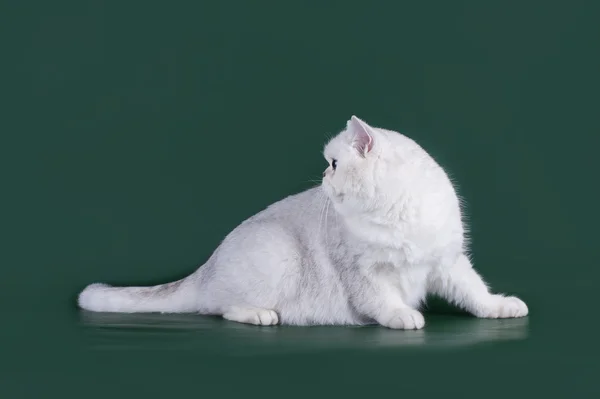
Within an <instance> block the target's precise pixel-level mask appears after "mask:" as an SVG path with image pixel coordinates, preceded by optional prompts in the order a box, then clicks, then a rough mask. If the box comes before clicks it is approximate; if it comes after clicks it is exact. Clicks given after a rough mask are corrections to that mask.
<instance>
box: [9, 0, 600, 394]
mask: <svg viewBox="0 0 600 399" xmlns="http://www.w3.org/2000/svg"><path fill="white" fill-rule="evenodd" d="M599 11H600V3H599V2H597V1H568V2H567V1H563V2H559V1H544V2H542V1H539V2H534V1H521V2H506V1H502V2H500V1H470V2H466V1H436V2H433V1H423V2H417V1H410V2H400V1H397V2H392V1H386V2H375V1H373V2H366V1H363V2H359V1H337V2H331V1H321V2H317V1H314V2H308V1H286V2H283V1H279V2H275V1H271V2H264V1H219V2H217V1H204V2H195V1H188V2H182V1H179V2H177V1H174V2H158V1H144V2H142V1H137V2H136V1H128V2H127V1H113V2H109V1H81V0H80V1H45V2H44V1H37V2H28V1H20V2H18V1H7V2H3V3H2V5H1V6H0V15H1V16H2V19H3V21H2V24H0V38H1V39H0V40H2V62H1V67H0V68H1V69H2V74H1V76H2V77H1V78H0V79H2V92H1V93H2V94H1V98H2V101H3V103H4V105H3V106H2V107H1V111H0V112H1V114H2V117H1V118H0V128H1V142H0V151H1V157H0V159H1V160H0V162H1V165H0V166H1V170H2V172H1V173H2V196H1V200H0V201H1V202H2V206H1V209H2V214H1V215H0V216H1V225H2V234H3V239H2V250H1V251H0V252H1V263H0V270H1V273H2V275H1V276H0V299H1V302H0V306H1V308H0V310H1V311H2V319H1V322H0V345H1V348H0V349H1V351H0V396H1V397H2V398H7V399H9V398H45V397H54V396H57V397H59V396H60V397H68V398H71V397H73V398H75V397H86V398H96V397H98V398H99V397H109V396H110V397H168V398H172V397H183V395H185V397H203V398H206V397H210V398H213V397H214V398H219V397H241V395H248V396H251V397H254V396H259V395H260V396H268V397H290V396H291V397H314V396H316V397H324V396H331V397H338V396H335V395H340V396H339V397H342V395H343V396H353V395H356V396H363V397H366V395H372V394H374V395H377V396H379V395H385V396H386V397H404V396H405V395H413V394H419V395H421V396H422V395H428V394H432V395H435V394H449V393H452V394H460V395H461V396H462V397H477V398H481V397H494V398H495V397H503V398H506V397H524V396H531V395H536V396H538V395H539V396H545V397H550V396H556V397H573V398H581V397H592V396H594V395H596V394H598V393H599V392H600V388H599V387H598V372H599V371H600V367H599V363H598V354H600V350H599V349H600V345H599V344H598V326H599V324H598V322H597V317H598V316H597V311H598V308H597V306H596V303H597V296H596V295H595V291H596V289H597V284H598V280H599V278H600V271H599V270H600V269H599V266H598V263H599V262H598V261H599V256H598V250H597V248H598V244H597V240H598V234H597V232H598V225H599V218H598V211H597V206H598V200H599V195H598V189H597V186H598V177H597V172H598V161H597V158H598V155H597V154H598V144H599V140H598V134H599V130H600V129H599V128H600V122H599V119H598V117H599V116H598V105H599V100H598V93H599V92H600V77H599V71H600V57H599V53H598V38H600V28H599V24H598V20H599V16H600V13H599ZM352 114H356V115H358V116H359V117H361V118H363V119H365V120H366V121H367V122H369V123H370V124H372V125H375V126H381V127H386V128H390V129H393V130H398V131H401V132H403V133H405V134H406V135H408V136H410V137H412V138H414V139H415V140H417V141H418V142H419V143H421V144H422V145H423V146H424V147H425V148H426V149H427V150H428V151H429V152H430V153H431V154H432V155H433V156H434V157H436V159H438V160H439V162H440V163H441V164H442V165H444V166H445V167H446V168H447V169H448V172H449V173H450V174H451V175H452V176H453V177H454V179H455V180H456V182H457V184H458V188H459V191H460V193H461V195H462V196H463V197H464V198H465V200H466V202H467V204H468V207H467V214H468V219H469V223H470V226H471V232H472V234H471V235H472V240H473V241H472V242H473V255H474V259H475V264H476V267H477V268H478V269H479V270H480V271H481V273H482V274H483V275H484V276H485V278H486V280H487V281H488V282H489V283H490V284H491V286H492V287H493V289H494V290H495V291H502V292H508V293H511V294H517V295H519V296H521V297H522V298H523V299H524V300H525V301H526V302H527V303H528V305H529V308H530V317H528V318H526V319H519V320H477V319H474V318H471V317H468V316H464V315H462V314H457V313H455V312H452V309H449V308H447V307H445V306H443V305H440V304H437V305H436V303H435V302H434V305H433V306H432V308H431V309H430V312H429V313H428V314H427V315H426V320H427V326H426V328H425V330H422V331H412V332H402V331H391V330H386V329H383V328H380V327H365V328H337V327H314V328H297V327H294V328H290V327H274V328H260V327H253V326H246V325H239V324H235V323H231V322H225V321H223V320H221V319H218V318H208V317H200V316H184V315H180V316H167V315H164V316H161V315H129V316H127V315H109V314H104V315H102V314H86V313H84V312H80V311H79V310H78V309H77V308H76V305H75V298H76V295H77V293H78V292H79V291H80V290H81V289H82V288H83V287H84V286H85V285H86V284H88V283H91V282H98V281H100V282H106V283H111V284H154V283H159V282H166V281H170V280H173V279H175V278H179V277H182V276H184V275H187V274H188V273H190V272H192V271H193V270H194V269H195V268H196V266H197V265H200V264H202V263H203V262H204V261H205V260H206V259H207V257H208V256H209V255H210V254H211V252H212V251H213V250H214V249H215V248H216V246H217V245H218V244H219V242H220V241H221V240H222V238H223V237H224V236H225V235H226V234H227V233H228V232H229V231H230V230H231V229H232V228H234V227H235V226H236V225H237V224H238V223H239V222H241V221H242V220H244V219H245V218H247V217H249V216H251V215H252V214H254V213H255V212H257V211H259V210H261V209H263V208H264V207H265V206H267V205H268V204H270V203H272V202H274V201H276V200H278V199H280V198H282V197H284V196H286V195H288V194H292V193H295V192H297V191H299V190H303V189H306V188H308V187H310V186H311V185H313V184H314V183H313V182H312V181H311V180H314V179H318V178H319V176H320V174H321V172H322V170H323V169H324V167H325V166H326V164H325V161H324V160H323V159H322V156H321V150H322V146H323V143H324V141H325V140H326V138H327V137H328V136H329V135H332V134H335V133H336V132H337V131H339V130H340V129H342V128H343V127H344V125H345V122H346V120H347V119H348V118H349V117H350V116H351V115H352ZM332 395H334V396H332Z"/></svg>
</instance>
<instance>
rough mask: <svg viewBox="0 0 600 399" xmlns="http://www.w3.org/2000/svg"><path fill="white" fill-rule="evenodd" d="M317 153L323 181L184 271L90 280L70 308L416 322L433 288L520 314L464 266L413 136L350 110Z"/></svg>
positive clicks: (437, 184)
mask: <svg viewBox="0 0 600 399" xmlns="http://www.w3.org/2000/svg"><path fill="white" fill-rule="evenodd" d="M324 156H325V158H326V159H327V160H328V161H329V162H330V166H329V167H328V168H327V169H326V171H325V172H324V176H323V182H322V184H321V186H319V187H315V188H312V189H309V190H307V191H304V192H302V193H299V194H296V195H292V196H290V197H287V198H285V199H283V200H281V201H279V202H277V203H275V204H273V205H271V206H269V207H268V208H267V209H265V210H263V211H262V212H260V213H258V214H257V215H255V216H253V217H251V218H249V219H248V220H246V221H244V222H243V223H241V224H240V225H239V226H238V227H237V228H235V229H234V230H233V231H232V232H231V233H230V234H229V235H228V236H227V237H226V238H225V239H224V241H223V242H222V243H221V245H220V246H219V247H218V248H217V249H216V250H215V252H214V253H213V254H212V256H211V257H210V258H209V259H208V261H207V262H206V264H205V265H203V266H202V267H200V268H199V269H198V270H197V271H196V272H195V273H193V274H192V275H190V276H189V277H187V278H185V279H183V280H180V281H177V282H174V283H169V284H164V285H160V286H156V287H124V288H119V287H110V286H107V285H102V284H92V285H90V286H88V287H87V288H86V289H85V290H83V292H82V293H81V294H80V296H79V305H80V306H81V307H82V308H83V309H87V310H92V311H98V312H130V313H133V312H171V313H175V312H180V313H184V312H198V313H201V314H213V315H222V316H223V317H224V318H226V319H228V320H233V321H237V322H241V323H251V324H257V325H273V324H277V323H282V324H294V325H341V324H346V325H362V324H371V323H379V324H381V325H383V326H386V327H390V328H396V329H420V328H422V327H423V326H424V325H425V320H424V318H423V315H422V314H421V313H420V312H419V310H418V309H419V306H420V305H421V303H422V301H423V300H424V299H425V296H426V295H427V294H428V293H432V294H437V295H439V296H441V297H442V298H445V299H446V300H448V301H450V302H452V303H454V304H456V305H458V306H461V307H462V308H464V309H466V310H467V311H469V312H471V313H472V314H474V315H475V316H477V317H485V318H501V317H522V316H525V315H527V313H528V309H527V306H526V305H525V303H524V302H523V301H521V300H520V299H518V298H515V297H504V296H502V295H494V294H491V293H490V292H489V291H488V288H487V287H486V285H485V283H484V282H483V280H482V279H481V277H480V276H479V275H478V274H477V272H476V271H475V270H474V269H473V267H472V265H471V262H470V261H469V258H468V256H467V255H466V252H467V248H466V242H465V229H464V227H463V221H462V219H461V208H460V201H459V198H458V196H457V194H456V192H455V190H454V187H453V185H452V183H451V181H450V179H449V178H448V176H447V175H446V173H445V172H444V170H443V169H442V168H441V167H440V166H439V165H438V164H437V163H436V162H435V161H434V160H433V159H432V158H431V157H430V156H429V155H428V154H427V153H426V152H425V151H424V150H423V149H422V148H421V147H420V146H419V145H417V144H416V143H415V142H414V141H412V140H411V139H409V138H407V137H405V136H403V135H401V134H399V133H396V132H393V131H390V130H385V129H381V128H375V127H371V126H369V125H368V124H367V123H365V122H364V121H362V120H360V119H358V118H357V117H354V116H353V117H352V118H351V119H350V120H349V121H348V123H347V126H346V129H345V130H344V131H342V132H341V133H340V134H338V135H337V136H336V137H334V138H333V139H332V140H331V141H330V142H329V143H327V145H326V146H325V149H324ZM334 160H335V163H336V169H335V170H334V168H333V165H332V164H333V161H334Z"/></svg>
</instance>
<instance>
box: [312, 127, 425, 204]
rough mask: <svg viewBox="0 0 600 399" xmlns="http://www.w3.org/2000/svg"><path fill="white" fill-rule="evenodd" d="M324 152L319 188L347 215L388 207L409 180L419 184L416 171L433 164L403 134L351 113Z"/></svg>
mask: <svg viewBox="0 0 600 399" xmlns="http://www.w3.org/2000/svg"><path fill="white" fill-rule="evenodd" d="M323 155H324V157H325V159H326V160H327V162H328V163H329V166H328V167H327V169H325V171H324V172H323V182H322V186H323V189H324V191H325V192H326V194H327V196H328V197H329V198H330V199H331V200H332V202H333V204H334V205H335V207H336V209H337V210H338V211H339V212H341V213H342V214H347V215H357V214H364V215H374V214H376V213H380V214H381V213H388V212H390V210H391V209H392V208H393V206H394V204H396V203H398V201H399V199H400V198H401V197H402V196H403V195H405V194H406V190H408V189H410V187H411V184H419V183H418V179H419V174H422V173H427V170H429V169H431V167H435V166H437V165H436V164H435V162H434V161H433V159H431V158H430V157H429V156H428V155H427V153H426V152H425V151H424V150H422V149H421V147H419V146H418V145H417V144H416V143H415V142H414V141H412V140H411V139H409V138H408V137H406V136H404V135H402V134H400V133H397V132H394V131H390V130H386V129H381V128H376V127H372V126H369V124H367V123H366V122H365V121H363V120H361V119H359V118H358V117H356V116H352V117H351V118H350V120H349V121H348V122H347V125H346V128H345V129H344V130H343V131H342V132H340V133H339V134H338V135H337V136H335V137H334V138H333V139H331V140H330V141H329V142H328V143H327V144H326V145H325V148H324V151H323Z"/></svg>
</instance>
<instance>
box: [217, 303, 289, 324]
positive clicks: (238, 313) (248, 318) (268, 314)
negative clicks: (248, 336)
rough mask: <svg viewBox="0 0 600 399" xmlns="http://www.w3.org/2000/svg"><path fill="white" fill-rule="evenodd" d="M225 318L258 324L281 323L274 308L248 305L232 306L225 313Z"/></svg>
mask: <svg viewBox="0 0 600 399" xmlns="http://www.w3.org/2000/svg"><path fill="white" fill-rule="evenodd" d="M223 318H224V319H227V320H231V321H237V322H238V323H246V324H255V325H257V326H272V325H275V324H277V323H279V316H278V315H277V313H276V312H275V311H274V310H269V309H260V308H254V307H246V306H232V307H231V308H229V309H228V310H227V312H225V313H224V314H223Z"/></svg>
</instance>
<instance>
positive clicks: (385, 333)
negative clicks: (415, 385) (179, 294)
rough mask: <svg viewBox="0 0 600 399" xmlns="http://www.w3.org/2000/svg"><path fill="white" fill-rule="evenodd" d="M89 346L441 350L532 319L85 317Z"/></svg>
mask: <svg viewBox="0 0 600 399" xmlns="http://www.w3.org/2000/svg"><path fill="white" fill-rule="evenodd" d="M81 321H82V324H83V325H84V326H85V327H87V328H86V329H85V331H86V336H87V338H88V340H89V344H90V345H91V346H92V347H93V348H95V349H106V350H124V349H127V350H156V349H159V350H186V351H189V350H193V351H199V352H204V353H212V354H225V355H238V356H240V355H242V356H243V355H255V354H265V353H268V354H278V353H281V354H284V353H292V352H310V351H317V352H322V351H327V350H345V349H358V350H370V349H371V350H375V349H382V348H386V349H394V348H398V349H400V348H415V349H417V348H418V349H438V348H452V347H461V346H472V345H476V344H481V343H493V342H500V341H508V340H523V339H526V338H527V336H528V323H529V322H528V318H516V319H499V320H486V319H477V318H473V317H465V316H440V315H435V316H429V317H428V324H427V325H426V327H425V329H423V330H417V331H400V330H391V329H388V328H384V327H381V326H365V327H290V326H274V327H256V326H251V325H245V324H239V323H235V322H228V321H225V320H222V319H221V318H213V317H206V316H196V315H173V314H169V315H161V314H151V313H147V314H117V313H94V312H81Z"/></svg>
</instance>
